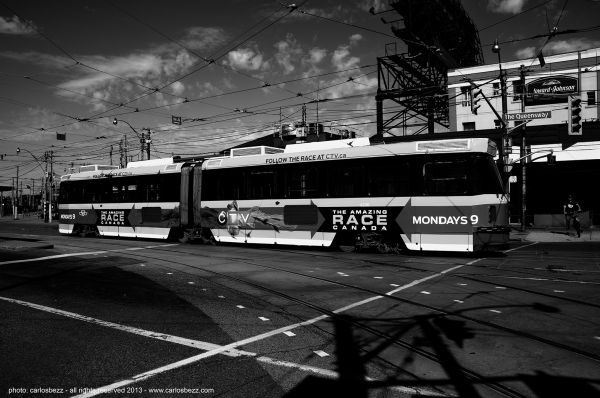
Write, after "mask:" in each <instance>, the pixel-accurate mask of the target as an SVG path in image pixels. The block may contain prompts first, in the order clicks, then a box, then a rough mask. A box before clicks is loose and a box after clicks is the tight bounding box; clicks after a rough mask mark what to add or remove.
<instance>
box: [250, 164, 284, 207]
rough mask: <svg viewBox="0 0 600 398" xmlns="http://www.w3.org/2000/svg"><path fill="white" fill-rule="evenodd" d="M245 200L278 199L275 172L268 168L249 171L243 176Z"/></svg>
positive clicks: (256, 168)
mask: <svg viewBox="0 0 600 398" xmlns="http://www.w3.org/2000/svg"><path fill="white" fill-rule="evenodd" d="M244 182H245V184H246V189H245V191H246V195H245V197H246V199H272V198H276V197H280V196H281V195H280V194H279V192H278V190H277V188H278V186H277V173H276V170H275V169H273V168H269V167H255V168H251V169H249V170H248V171H247V172H246V173H245V176H244Z"/></svg>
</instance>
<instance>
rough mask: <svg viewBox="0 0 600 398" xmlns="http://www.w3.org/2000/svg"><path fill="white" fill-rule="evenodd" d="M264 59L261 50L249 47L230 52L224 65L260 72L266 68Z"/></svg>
mask: <svg viewBox="0 0 600 398" xmlns="http://www.w3.org/2000/svg"><path fill="white" fill-rule="evenodd" d="M263 59H264V56H263V54H262V53H261V52H260V51H259V50H257V49H253V48H248V47H247V48H239V49H237V50H234V51H230V52H229V53H228V54H227V59H226V60H225V61H224V63H225V64H226V65H229V66H231V67H232V68H233V69H238V70H247V71H258V70H261V69H264V68H266V64H265V62H264V61H263Z"/></svg>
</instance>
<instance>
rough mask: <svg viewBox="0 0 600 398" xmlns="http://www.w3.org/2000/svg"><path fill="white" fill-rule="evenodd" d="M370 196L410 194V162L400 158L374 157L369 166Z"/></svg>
mask: <svg viewBox="0 0 600 398" xmlns="http://www.w3.org/2000/svg"><path fill="white" fill-rule="evenodd" d="M367 182H368V188H369V192H368V194H369V196H407V195H410V164H409V163H408V162H405V161H399V160H398V159H394V158H392V159H390V158H383V159H374V160H373V161H372V162H370V164H369V165H368V166H367Z"/></svg>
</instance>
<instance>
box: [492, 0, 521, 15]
mask: <svg viewBox="0 0 600 398" xmlns="http://www.w3.org/2000/svg"><path fill="white" fill-rule="evenodd" d="M526 1H527V0H489V1H488V10H490V11H493V12H497V13H503V14H518V13H520V12H521V11H522V10H523V6H524V5H525V2H526Z"/></svg>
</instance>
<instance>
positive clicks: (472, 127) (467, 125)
mask: <svg viewBox="0 0 600 398" xmlns="http://www.w3.org/2000/svg"><path fill="white" fill-rule="evenodd" d="M473 130H475V122H464V123H463V131H473Z"/></svg>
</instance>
